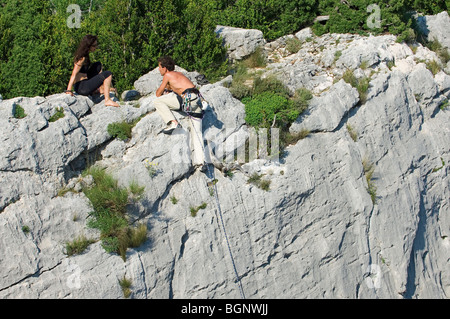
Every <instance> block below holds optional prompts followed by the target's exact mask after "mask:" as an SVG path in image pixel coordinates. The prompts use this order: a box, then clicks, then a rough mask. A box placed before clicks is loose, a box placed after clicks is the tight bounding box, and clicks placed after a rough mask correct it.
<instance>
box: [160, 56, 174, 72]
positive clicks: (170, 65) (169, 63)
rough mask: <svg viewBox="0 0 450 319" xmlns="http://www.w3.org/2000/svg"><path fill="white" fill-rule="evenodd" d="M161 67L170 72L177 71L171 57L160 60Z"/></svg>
mask: <svg viewBox="0 0 450 319" xmlns="http://www.w3.org/2000/svg"><path fill="white" fill-rule="evenodd" d="M158 63H160V64H161V67H163V68H167V70H169V71H173V70H175V61H174V60H173V59H172V58H171V57H170V56H163V57H160V58H159V59H158Z"/></svg>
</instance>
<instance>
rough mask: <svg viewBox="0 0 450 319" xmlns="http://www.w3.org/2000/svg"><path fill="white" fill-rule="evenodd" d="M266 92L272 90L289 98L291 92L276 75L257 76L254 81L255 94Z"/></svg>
mask: <svg viewBox="0 0 450 319" xmlns="http://www.w3.org/2000/svg"><path fill="white" fill-rule="evenodd" d="M264 92H271V93H275V94H278V95H280V96H283V97H285V98H288V97H289V95H290V92H289V90H288V88H286V86H285V85H284V84H283V82H281V81H280V80H278V79H277V78H276V76H274V75H270V76H268V77H265V78H261V77H256V78H255V80H254V82H253V95H258V94H261V93H264Z"/></svg>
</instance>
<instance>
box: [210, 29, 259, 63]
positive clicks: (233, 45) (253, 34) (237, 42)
mask: <svg viewBox="0 0 450 319" xmlns="http://www.w3.org/2000/svg"><path fill="white" fill-rule="evenodd" d="M215 32H216V34H217V36H220V37H222V39H223V44H224V46H225V47H226V48H227V49H228V56H229V57H230V58H231V60H241V59H243V58H245V57H247V56H249V55H250V54H252V53H253V52H255V50H256V49H257V48H258V47H261V46H263V45H264V44H265V40H264V37H263V33H262V32H261V31H260V30H255V29H241V28H234V27H227V26H222V25H219V26H217V27H216V30H215Z"/></svg>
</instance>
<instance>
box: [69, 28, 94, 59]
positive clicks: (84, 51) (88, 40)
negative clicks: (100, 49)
mask: <svg viewBox="0 0 450 319" xmlns="http://www.w3.org/2000/svg"><path fill="white" fill-rule="evenodd" d="M97 41H98V39H97V36H95V35H91V34H88V35H85V36H84V38H83V40H81V42H80V45H79V46H78V49H77V51H76V52H75V58H74V62H75V63H77V62H78V61H80V60H81V59H82V58H85V62H84V63H85V64H89V63H90V60H89V51H90V49H91V47H92V46H93V45H94V44H95V43H96V42H97Z"/></svg>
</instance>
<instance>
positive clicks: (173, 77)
mask: <svg viewBox="0 0 450 319" xmlns="http://www.w3.org/2000/svg"><path fill="white" fill-rule="evenodd" d="M159 72H160V73H161V75H162V76H163V80H162V83H161V86H160V87H159V88H158V90H156V96H158V97H159V96H161V95H162V94H163V93H164V90H165V89H167V90H170V91H173V92H175V93H177V94H178V95H181V94H182V93H183V92H184V90H186V89H190V88H194V87H195V85H194V83H192V81H191V80H189V79H188V78H187V77H186V76H185V75H184V74H183V73H181V72H177V71H169V70H167V68H164V67H161V64H159Z"/></svg>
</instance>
